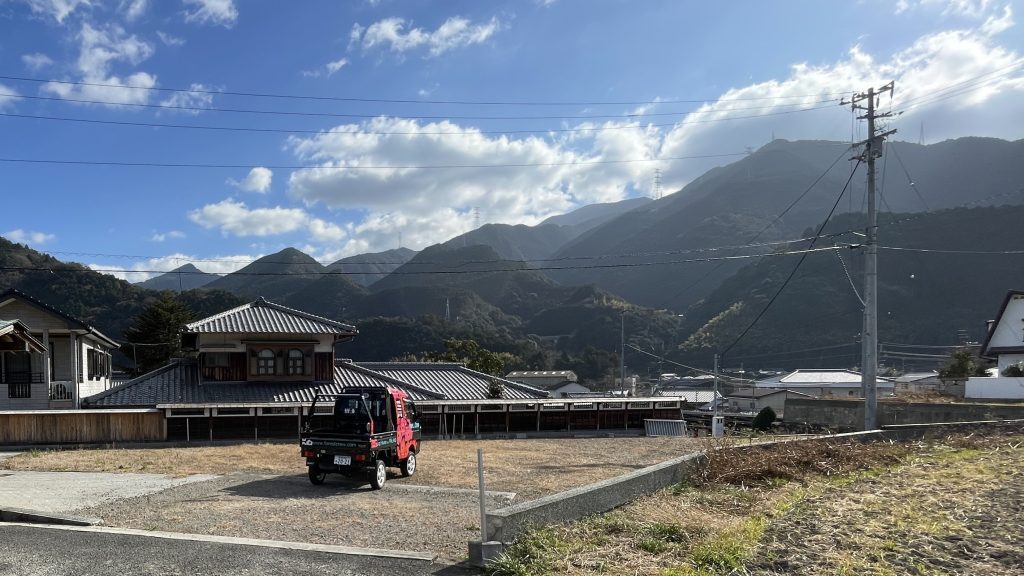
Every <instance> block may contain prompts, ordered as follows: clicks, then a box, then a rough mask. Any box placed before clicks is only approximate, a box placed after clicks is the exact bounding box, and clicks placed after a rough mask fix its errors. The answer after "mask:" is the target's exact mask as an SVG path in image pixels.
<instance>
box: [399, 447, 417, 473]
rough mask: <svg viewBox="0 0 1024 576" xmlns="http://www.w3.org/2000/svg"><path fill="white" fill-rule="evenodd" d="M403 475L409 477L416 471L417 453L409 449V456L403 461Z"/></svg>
mask: <svg viewBox="0 0 1024 576" xmlns="http://www.w3.org/2000/svg"><path fill="white" fill-rule="evenodd" d="M401 469H402V476H405V477H406V478H408V477H409V476H412V475H413V474H415V473H416V453H415V452H413V451H412V450H410V451H409V457H408V458H406V459H405V460H403V461H402V464H401Z"/></svg>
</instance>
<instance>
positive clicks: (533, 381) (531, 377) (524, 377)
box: [505, 370, 591, 398]
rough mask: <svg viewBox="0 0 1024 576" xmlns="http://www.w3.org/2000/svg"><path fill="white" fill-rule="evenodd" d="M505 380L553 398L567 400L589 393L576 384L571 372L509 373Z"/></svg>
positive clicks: (573, 373)
mask: <svg viewBox="0 0 1024 576" xmlns="http://www.w3.org/2000/svg"><path fill="white" fill-rule="evenodd" d="M505 378H506V379H507V380H512V381H514V382H519V383H522V384H526V385H528V386H532V387H534V388H539V389H541V390H545V391H547V392H548V393H550V394H551V395H552V396H554V397H555V398H568V397H571V396H576V395H579V394H589V393H590V392H591V390H590V388H588V387H586V386H584V385H582V384H580V383H579V382H578V378H577V376H576V373H575V372H573V371H572V370H527V371H516V372H509V373H508V374H506V375H505Z"/></svg>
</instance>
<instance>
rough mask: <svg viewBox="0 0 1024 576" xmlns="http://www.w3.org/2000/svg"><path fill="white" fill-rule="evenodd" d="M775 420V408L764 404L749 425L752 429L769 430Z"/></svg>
mask: <svg viewBox="0 0 1024 576" xmlns="http://www.w3.org/2000/svg"><path fill="white" fill-rule="evenodd" d="M774 422H775V410H772V407H771V406H765V407H764V408H761V411H760V412H758V413H757V416H754V421H753V422H752V423H751V426H752V427H753V428H754V430H762V431H764V430H771V428H772V424H773V423H774Z"/></svg>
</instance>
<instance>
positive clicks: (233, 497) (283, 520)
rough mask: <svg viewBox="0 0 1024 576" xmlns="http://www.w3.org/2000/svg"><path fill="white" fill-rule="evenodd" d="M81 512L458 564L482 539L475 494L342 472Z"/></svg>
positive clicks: (247, 481) (159, 496) (113, 520)
mask: <svg viewBox="0 0 1024 576" xmlns="http://www.w3.org/2000/svg"><path fill="white" fill-rule="evenodd" d="M512 498H513V495H512V494H508V493H494V492H490V493H488V502H487V505H488V507H489V508H491V509H495V508H500V507H503V506H506V505H508V504H509V503H510V502H511V501H512ZM80 513H82V514H88V515H90V516H98V517H100V518H103V520H104V521H105V522H106V524H108V525H110V526H120V527H127V528H139V529H143V530H173V531H175V532H188V533H195V534H213V535H221V536H242V537H247V538H262V539H268V540H290V541H301V542H313V543H321V544H339V545H347V546H361V547H372V548H386V549H396V550H411V551H422V552H434V553H436V554H438V555H439V556H441V557H443V558H448V559H452V560H461V559H463V558H464V557H465V556H466V542H467V541H468V540H471V539H474V538H479V534H480V532H479V530H480V528H479V522H480V504H479V500H478V498H477V494H476V492H475V491H473V490H465V489H458V488H435V487H423V486H413V485H406V484H402V483H401V481H389V482H388V484H387V486H385V488H384V489H383V490H379V491H375V490H371V489H369V486H368V485H360V484H359V483H358V482H355V481H343V480H342V479H341V478H340V477H339V476H336V475H332V476H328V479H327V483H326V484H324V485H322V486H313V485H311V484H310V483H309V480H308V479H307V478H306V475H305V474H302V475H284V476H277V475H262V474H232V475H228V476H222V477H220V478H216V479H213V480H207V481H205V482H197V483H191V484H186V485H182V486H177V487H174V488H171V489H168V490H165V491H163V492H159V493H156V494H149V495H145V496H140V497H136V498H129V499H125V500H118V501H114V502H106V503H103V504H100V505H98V506H93V507H91V508H87V509H83V510H80Z"/></svg>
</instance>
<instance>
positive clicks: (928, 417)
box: [786, 398, 1024, 430]
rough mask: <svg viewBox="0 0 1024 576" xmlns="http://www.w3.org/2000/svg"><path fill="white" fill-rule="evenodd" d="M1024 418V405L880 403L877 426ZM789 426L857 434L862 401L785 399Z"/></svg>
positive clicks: (862, 407)
mask: <svg viewBox="0 0 1024 576" xmlns="http://www.w3.org/2000/svg"><path fill="white" fill-rule="evenodd" d="M1020 418H1024V405H1020V404H1017V405H1014V404H962V403H958V404H928V403H918V402H912V403H904V402H879V403H878V424H879V425H880V426H883V427H884V426H890V425H896V424H929V423H936V422H972V421H986V420H1015V419H1020ZM786 423H787V424H788V423H807V424H818V425H823V426H828V427H829V428H831V429H833V430H857V429H859V428H861V427H863V426H864V402H863V401H862V400H813V399H808V398H799V399H797V398H787V399H786Z"/></svg>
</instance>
